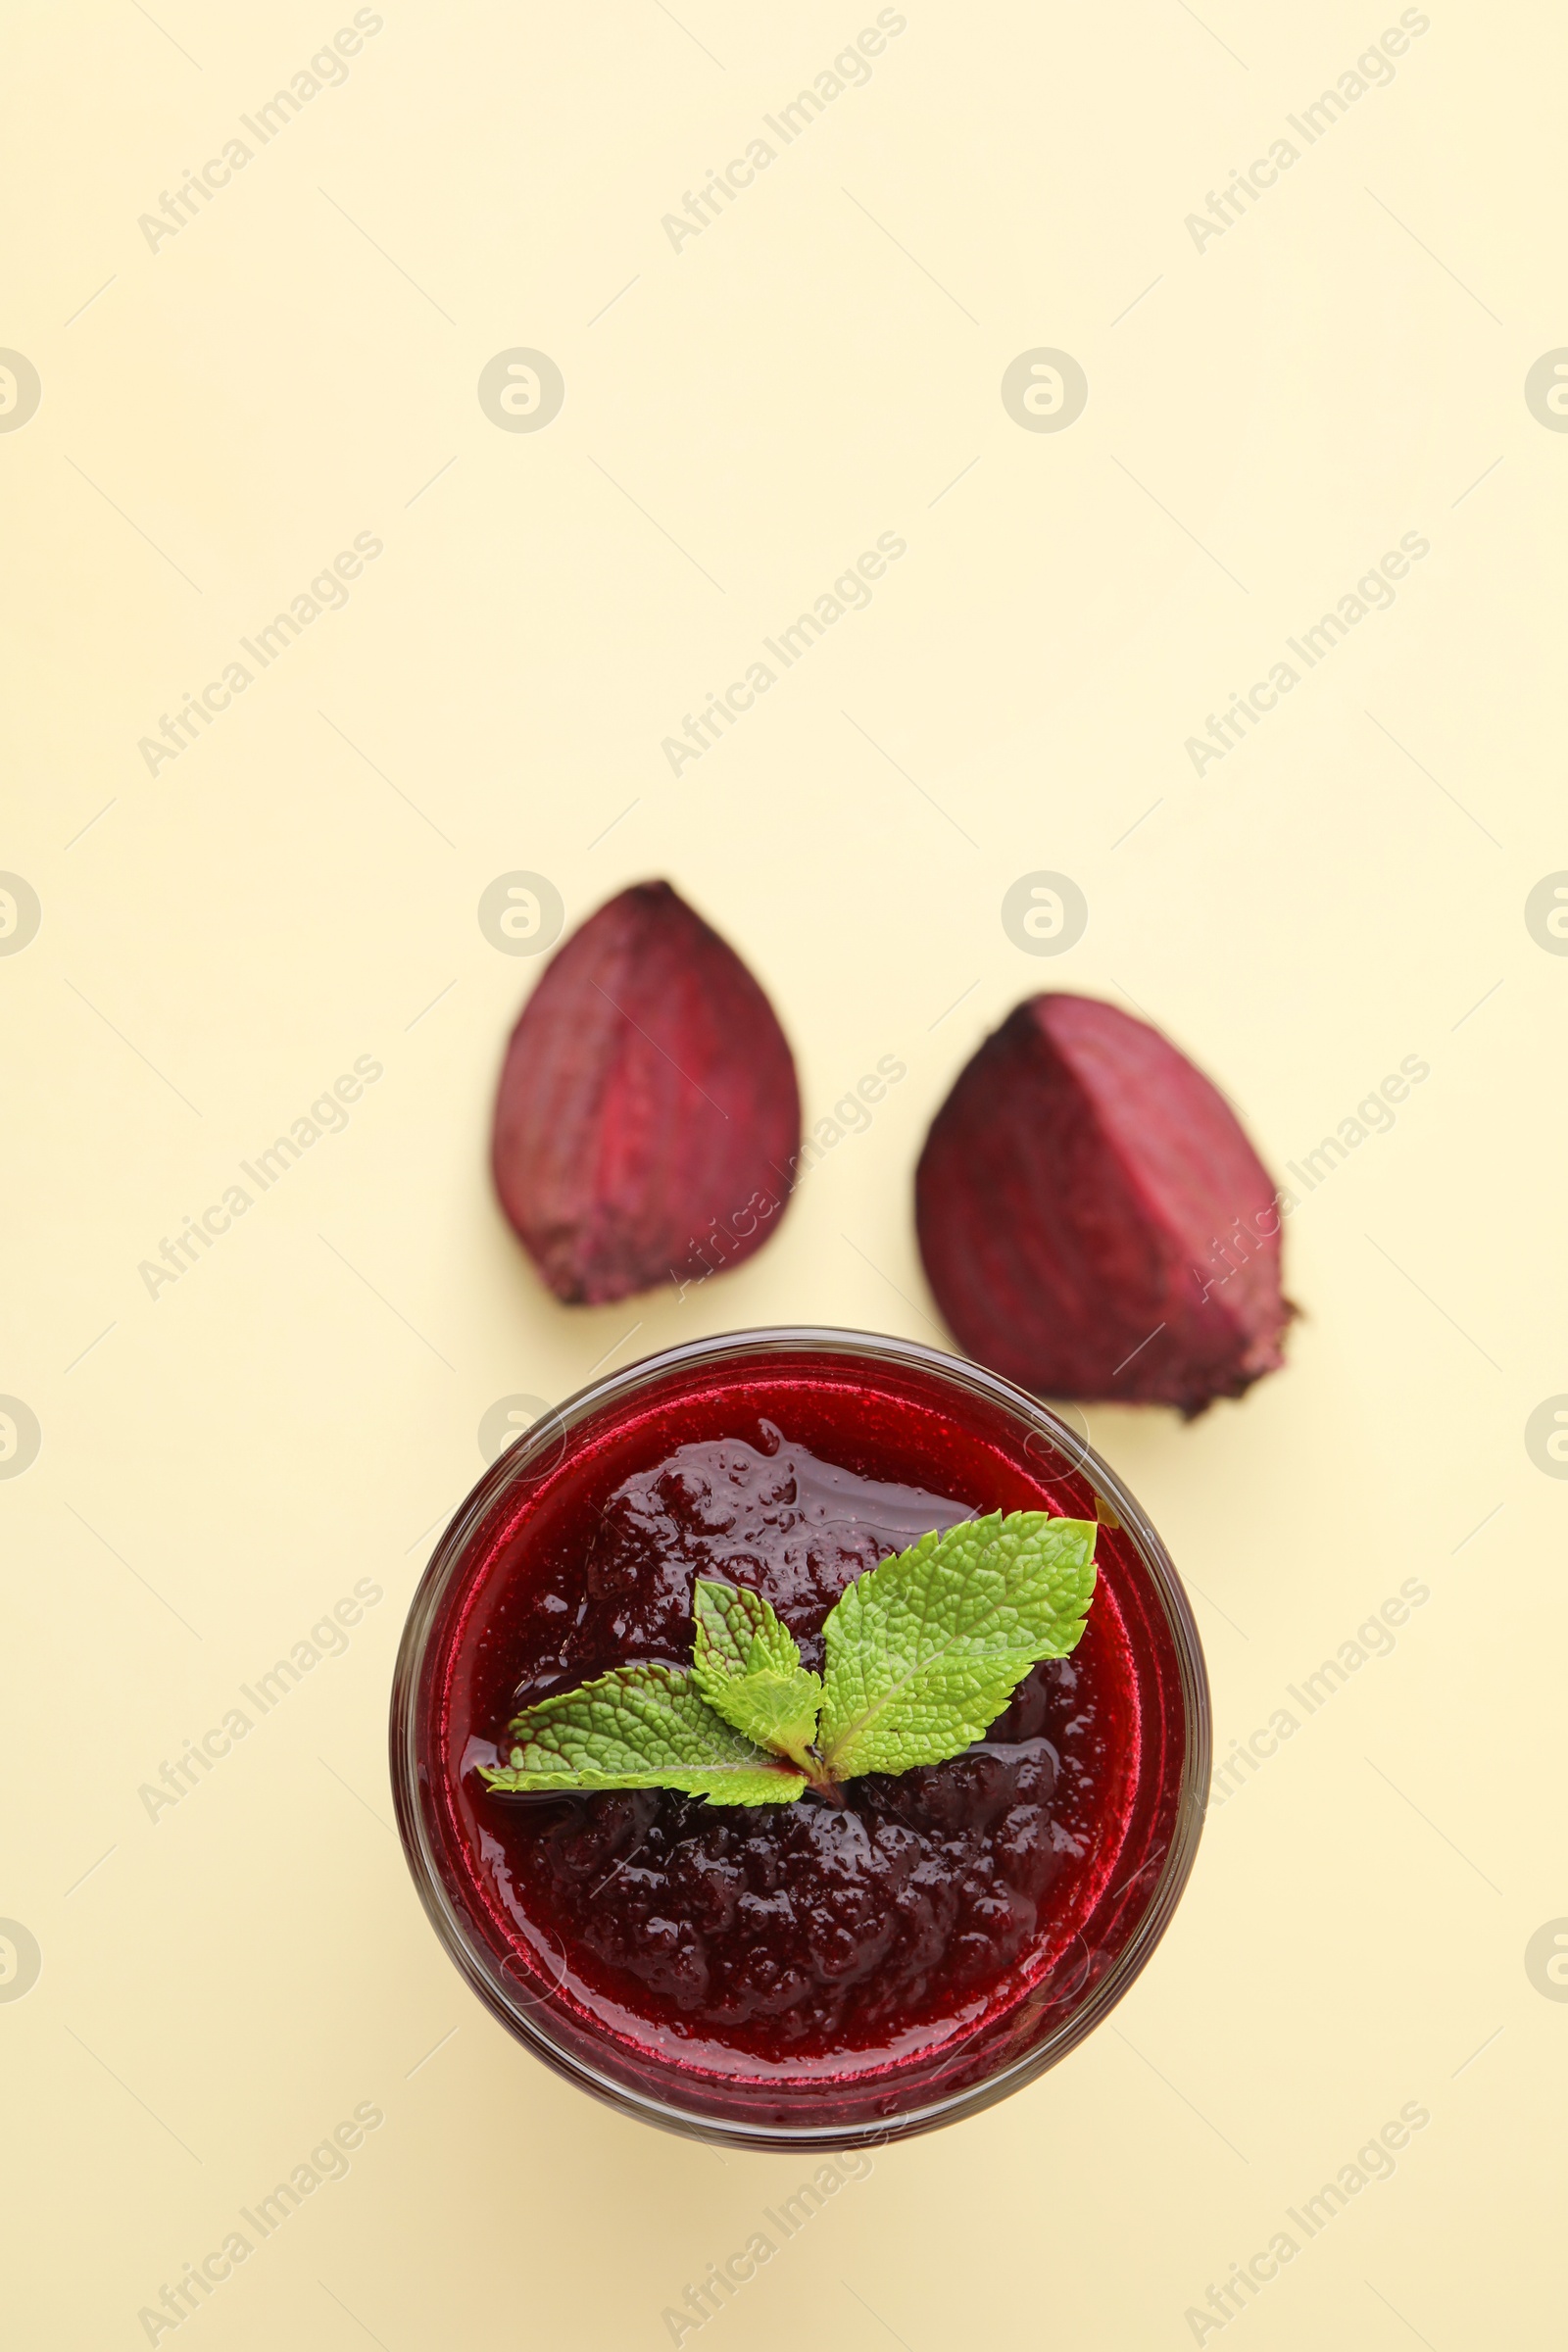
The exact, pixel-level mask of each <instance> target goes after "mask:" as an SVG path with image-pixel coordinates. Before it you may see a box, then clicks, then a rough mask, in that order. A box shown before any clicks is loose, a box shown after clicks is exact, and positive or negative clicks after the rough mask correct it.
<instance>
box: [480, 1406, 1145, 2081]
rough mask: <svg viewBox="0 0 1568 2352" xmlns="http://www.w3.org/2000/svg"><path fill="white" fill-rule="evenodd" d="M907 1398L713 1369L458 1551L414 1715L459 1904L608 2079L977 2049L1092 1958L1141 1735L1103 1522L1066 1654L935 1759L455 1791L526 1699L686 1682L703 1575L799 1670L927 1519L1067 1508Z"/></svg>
mask: <svg viewBox="0 0 1568 2352" xmlns="http://www.w3.org/2000/svg"><path fill="white" fill-rule="evenodd" d="M903 1385H904V1390H905V1393H903V1394H887V1395H883V1394H879V1393H877V1391H876V1389H875V1388H874V1387H868V1386H866V1385H865V1383H864V1381H863V1378H862V1379H857V1378H856V1377H855V1376H854V1374H853V1372H852V1371H851V1370H850V1369H848V1368H846V1367H845V1366H844V1365H842V1364H839V1365H824V1366H823V1367H821V1369H820V1370H819V1371H818V1372H817V1373H815V1374H813V1373H812V1372H810V1371H809V1370H802V1369H787V1368H781V1369H780V1370H779V1371H778V1372H777V1373H776V1374H767V1375H764V1376H761V1377H759V1376H758V1374H757V1373H756V1372H755V1371H753V1372H749V1373H747V1374H746V1375H745V1376H742V1375H740V1374H739V1373H737V1372H736V1371H734V1370H718V1371H715V1372H714V1373H712V1374H711V1376H710V1378H709V1380H708V1382H707V1383H706V1384H705V1385H704V1386H702V1387H701V1388H700V1389H699V1390H697V1391H696V1392H695V1393H694V1392H692V1391H688V1392H687V1393H686V1394H684V1395H681V1396H679V1397H676V1398H674V1399H671V1400H665V1401H659V1400H657V1399H656V1400H654V1401H651V1402H649V1403H647V1404H645V1405H642V1406H636V1405H630V1406H624V1407H622V1408H621V1410H620V1412H619V1414H618V1415H616V1416H615V1417H613V1420H611V1421H610V1422H609V1423H608V1425H607V1426H605V1427H604V1428H602V1429H600V1430H599V1431H597V1432H595V1431H594V1430H593V1429H592V1428H591V1427H590V1428H589V1429H588V1430H587V1431H584V1432H581V1433H574V1434H573V1437H572V1440H571V1443H570V1446H569V1449H564V1456H565V1458H564V1459H563V1461H562V1462H561V1463H560V1464H559V1465H557V1466H556V1467H555V1468H549V1467H547V1468H546V1469H545V1470H544V1471H543V1472H542V1473H540V1474H538V1475H536V1476H533V1477H531V1478H530V1479H529V1480H528V1481H527V1482H525V1483H519V1485H518V1487H517V1488H516V1490H515V1493H513V1494H512V1495H509V1496H508V1497H507V1498H506V1501H505V1504H504V1506H500V1507H498V1508H497V1509H496V1510H495V1511H493V1512H492V1514H491V1516H490V1518H489V1520H487V1521H486V1523H485V1524H484V1525H483V1526H482V1527H481V1528H480V1529H479V1530H478V1532H477V1534H476V1535H475V1537H474V1538H473V1540H472V1543H471V1545H470V1558H469V1561H468V1562H467V1564H466V1576H465V1579H464V1581H463V1584H462V1586H461V1588H460V1592H459V1595H458V1598H457V1602H456V1605H455V1608H454V1610H453V1612H452V1615H451V1616H450V1618H449V1620H448V1624H447V1628H446V1631H445V1634H444V1637H443V1640H442V1642H441V1660H440V1669H439V1671H440V1680H439V1684H438V1688H437V1692H436V1701H435V1728H436V1733H437V1737H436V1740H435V1742H434V1745H435V1749H436V1757H437V1768H438V1770H439V1774H440V1781H441V1789H440V1795H441V1802H442V1806H443V1809H444V1811H445V1815H446V1818H447V1821H448V1824H449V1828H450V1833H451V1835H450V1838H449V1839H448V1840H447V1842H448V1844H449V1847H450V1850H451V1853H452V1857H453V1859H452V1862H451V1864H450V1866H449V1876H450V1878H451V1880H452V1881H453V1882H455V1883H454V1885H453V1891H454V1893H455V1894H457V1895H458V1896H459V1898H460V1900H461V1901H462V1904H463V1907H464V1909H465V1910H466V1913H467V1914H468V1915H469V1917H470V1919H471V1921H472V1923H473V1925H474V1927H475V1928H476V1929H477V1931H478V1933H479V1934H480V1936H482V1938H483V1940H484V1942H485V1944H486V1945H487V1946H488V1947H489V1948H490V1949H491V1951H492V1952H493V1953H494V1954H495V1955H496V1956H497V1957H498V1958H499V1959H500V1960H501V1962H502V1964H503V1966H504V1967H505V1968H506V1970H507V1972H508V1975H509V1978H510V1979H511V1981H513V1982H514V1983H515V1984H516V1985H519V1986H520V1987H524V1988H525V1989H526V1990H531V1991H532V1992H533V1993H534V1994H535V1995H536V1996H537V1998H538V1999H540V2000H541V2001H547V2002H548V2003H549V2005H550V2007H551V2009H552V2011H553V2012H554V2013H555V2014H556V2015H557V2017H558V2020H559V2021H560V2022H562V2023H567V2022H570V2023H571V2024H573V2025H574V2026H575V2027H577V2028H588V2029H591V2031H592V2033H593V2034H595V2035H596V2036H598V2037H603V2038H607V2039H608V2042H609V2043H610V2044H611V2045H613V2047H614V2048H616V2049H617V2050H619V2051H620V2052H622V2053H623V2054H624V2056H625V2058H626V2059H627V2061H628V2062H632V2063H649V2064H657V2065H658V2066H661V2067H668V2066H669V2065H670V2064H672V2063H673V2064H675V2065H677V2066H679V2067H681V2068H684V2069H689V2070H692V2071H694V2072H695V2073H698V2074H701V2075H706V2076H708V2077H709V2078H710V2079H712V2080H715V2081H716V2080H725V2081H728V2082H733V2083H737V2084H738V2083H739V2082H757V2083H764V2082H781V2081H785V2080H790V2081H799V2080H801V2079H803V2078H805V2079H809V2081H811V2082H814V2083H816V2084H817V2085H818V2086H819V2087H820V2088H822V2089H826V2088H828V2087H829V2086H830V2085H831V2083H832V2082H833V2080H834V2079H835V2078H843V2079H844V2080H846V2081H850V2080H856V2081H859V2080H863V2079H864V2078H866V2077H868V2076H870V2077H876V2076H884V2075H886V2076H891V2075H894V2074H895V2073H896V2072H897V2071H898V2070H899V2069H901V2068H907V2067H908V2066H909V2065H910V2064H911V2063H915V2064H918V2063H920V2062H921V2061H926V2060H930V2059H932V2058H934V2057H938V2056H940V2055H941V2054H942V2053H945V2052H953V2051H956V2050H957V2049H959V2048H961V2046H962V2044H963V2043H964V2042H965V2041H966V2039H968V2038H969V2037H970V2036H973V2035H975V2034H982V2033H983V2034H984V2037H985V2038H986V2040H987V2041H988V2042H990V2041H993V2040H994V2038H995V2032H994V2030H995V2028H996V2027H997V2024H998V2021H999V2020H1002V2021H1004V2023H1003V2031H1004V2032H1006V2031H1008V2029H1007V2027H1006V2025H1005V2019H1006V2015H1007V2013H1008V2012H1009V2011H1022V2012H1027V2011H1028V2009H1029V2006H1030V2002H1031V1999H1032V2000H1033V2003H1034V2007H1035V2009H1036V2010H1037V2011H1038V2010H1039V2008H1040V2007H1041V2005H1042V2003H1043V2001H1044V1999H1045V1997H1046V1996H1045V1992H1044V1990H1043V1988H1044V1987H1046V1986H1047V1985H1060V1983H1061V1982H1062V1981H1063V1979H1064V1978H1065V1977H1069V1976H1074V1975H1075V1976H1076V1977H1077V1978H1078V1979H1079V1980H1083V1979H1085V1978H1087V1977H1088V1976H1089V1975H1090V1974H1091V1973H1092V1972H1093V1969H1094V1967H1095V1965H1096V1961H1097V1958H1098V1955H1097V1954H1096V1952H1095V1951H1094V1949H1093V1945H1092V1940H1086V1938H1085V1936H1084V1935H1083V1934H1082V1933H1081V1930H1082V1929H1083V1927H1084V1926H1085V1924H1086V1922H1088V1921H1089V1919H1090V1916H1091V1914H1092V1913H1093V1912H1094V1911H1095V1908H1096V1905H1097V1904H1098V1903H1100V1902H1101V1901H1102V1898H1103V1896H1104V1894H1105V1892H1106V1889H1107V1887H1108V1886H1109V1884H1110V1881H1111V1879H1112V1878H1113V1877H1114V1876H1115V1875H1116V1872H1117V1863H1118V1858H1119V1857H1122V1858H1123V1859H1125V1857H1123V1845H1124V1841H1125V1838H1126V1834H1127V1830H1128V1824H1129V1817H1130V1813H1131V1810H1132V1806H1133V1800H1134V1796H1135V1793H1136V1789H1137V1782H1138V1766H1139V1758H1140V1749H1141V1731H1142V1727H1141V1721H1140V1680H1139V1676H1138V1674H1137V1672H1136V1671H1135V1663H1134V1658H1133V1655H1132V1649H1131V1645H1130V1627H1129V1622H1128V1618H1127V1612H1126V1609H1125V1607H1124V1600H1125V1599H1126V1597H1127V1595H1128V1587H1127V1583H1126V1579H1127V1575H1128V1567H1129V1562H1130V1559H1131V1554H1130V1551H1129V1550H1128V1549H1127V1547H1126V1539H1125V1538H1124V1537H1122V1536H1121V1535H1120V1534H1119V1532H1118V1531H1115V1530H1114V1529H1105V1528H1103V1529H1102V1531H1101V1535H1100V1539H1099V1544H1098V1557H1099V1559H1100V1562H1101V1576H1100V1580H1099V1585H1098V1588H1097V1593H1096V1596H1095V1600H1094V1603H1093V1606H1092V1608H1091V1610H1090V1613H1089V1620H1088V1626H1087V1629H1086V1631H1085V1634H1084V1636H1083V1639H1082V1641H1081V1642H1080V1643H1079V1645H1078V1647H1077V1648H1076V1649H1075V1650H1074V1651H1073V1653H1072V1655H1071V1656H1070V1657H1068V1658H1064V1659H1060V1660H1056V1661H1052V1662H1048V1663H1046V1664H1044V1665H1042V1666H1039V1667H1037V1668H1036V1669H1035V1671H1034V1672H1033V1673H1032V1674H1031V1675H1030V1676H1029V1677H1028V1679H1027V1681H1026V1682H1025V1683H1024V1684H1023V1685H1022V1687H1021V1688H1020V1690H1019V1691H1018V1692H1017V1694H1016V1695H1015V1697H1014V1699H1013V1701H1012V1703H1011V1705H1010V1706H1009V1707H1008V1709H1007V1711H1006V1713H1005V1715H1004V1716H1002V1717H1001V1719H1000V1720H999V1721H998V1722H997V1723H996V1724H995V1725H993V1726H992V1728H991V1730H990V1732H989V1734H988V1735H987V1737H986V1738H985V1739H984V1740H980V1741H978V1742H976V1743H975V1745H974V1746H972V1747H971V1748H969V1749H967V1750H966V1751H965V1752H964V1753H963V1754H962V1755H961V1756H957V1757H955V1758H954V1759H953V1760H952V1761H951V1762H949V1763H946V1764H940V1765H934V1766H929V1767H924V1768H920V1769H917V1770H914V1771H911V1772H907V1773H903V1774H899V1775H897V1776H886V1775H875V1774H873V1775H869V1776H866V1777H865V1778H863V1779H860V1780H857V1781H852V1782H850V1783H849V1784H847V1786H846V1789H845V1792H844V1793H845V1795H846V1798H847V1802H846V1804H845V1805H844V1806H843V1807H838V1806H835V1805H832V1804H830V1803H826V1802H824V1801H823V1800H821V1799H820V1798H818V1797H817V1796H816V1795H815V1794H814V1793H812V1792H811V1791H808V1792H807V1793H806V1794H805V1795H804V1796H803V1797H801V1798H800V1799H799V1800H798V1801H797V1802H796V1803H794V1804H789V1805H769V1806H756V1807H747V1806H725V1807H718V1806H712V1805H708V1804H705V1803H702V1802H700V1801H699V1800H696V1799H692V1798H686V1797H683V1796H680V1795H678V1794H676V1793H674V1792H672V1791H667V1790H659V1789H654V1790H626V1791H612V1792H607V1793H603V1794H593V1795H584V1796H557V1795H533V1796H515V1795H503V1794H499V1793H497V1792H494V1791H491V1790H489V1789H487V1788H486V1787H485V1785H484V1783H483V1782H482V1780H481V1779H480V1777H479V1775H478V1772H477V1770H476V1766H477V1765H478V1764H480V1763H482V1762H489V1761H493V1760H494V1759H495V1758H496V1756H497V1755H498V1754H500V1755H505V1753H506V1752H507V1750H508V1747H509V1744H510V1742H509V1736H508V1725H509V1723H510V1720H511V1718H512V1717H513V1716H514V1715H515V1713H516V1712H517V1711H518V1709H519V1708H520V1707H523V1706H526V1705H528V1704H530V1703H532V1702H533V1701H534V1700H536V1699H539V1698H542V1697H544V1696H546V1695H547V1694H548V1693H549V1692H551V1691H558V1690H562V1689H566V1688H569V1687H571V1686H573V1685H575V1684H577V1683H580V1682H583V1681H586V1680H588V1679H589V1678H590V1677H592V1676H594V1675H597V1674H602V1673H603V1672H605V1671H606V1669H607V1668H609V1667H611V1666H613V1665H617V1664H621V1663H624V1662H628V1661H631V1660H634V1659H663V1660H666V1661H668V1662H669V1663H671V1664H674V1665H681V1666H684V1665H686V1664H688V1663H689V1662H690V1657H691V1638H692V1628H691V1593H692V1581H693V1578H694V1577H695V1576H696V1575H699V1574H701V1575H703V1576H708V1577H714V1578H717V1579H719V1580H720V1581H722V1582H726V1583H730V1584H734V1585H743V1586H750V1587H752V1588H753V1589H755V1590H756V1591H758V1592H760V1593H765V1594H766V1596H767V1598H768V1599H769V1600H770V1601H771V1602H772V1604H773V1606H774V1608H775V1609H776V1610H777V1611H778V1613H779V1615H780V1616H781V1617H782V1618H783V1619H784V1621H785V1622H786V1624H788V1626H789V1627H790V1629H791V1631H792V1632H793V1633H794V1634H795V1636H796V1637H797V1639H798V1641H799V1642H800V1643H801V1647H802V1650H803V1652H804V1655H805V1659H806V1663H807V1664H808V1665H810V1666H815V1667H818V1668H820V1664H821V1646H822V1645H821V1628H822V1624H823V1621H824V1619H825V1618H826V1616H827V1614H828V1611H829V1610H830V1609H831V1607H832V1605H833V1603H834V1601H835V1600H836V1599H837V1598H838V1596H839V1594H840V1593H842V1592H843V1590H844V1588H845V1586H846V1585H847V1584H848V1583H849V1582H850V1581H851V1580H852V1579H853V1578H855V1577H856V1576H858V1575H859V1574H860V1573H861V1572H862V1571H863V1570H864V1569H866V1568H869V1567H872V1566H874V1565H875V1564H876V1562H877V1561H879V1560H882V1559H885V1558H887V1557H888V1556H889V1555H890V1554H892V1553H894V1552H897V1551H901V1550H903V1549H904V1548H906V1547H907V1545H908V1544H911V1543H912V1542H913V1541H914V1540H915V1538H916V1537H918V1536H920V1535H922V1534H924V1533H925V1532H926V1531H927V1530H928V1529H931V1528H939V1527H946V1526H950V1525H952V1524H954V1523H955V1522H956V1521H957V1520H959V1519H962V1518H965V1517H968V1516H970V1515H974V1514H978V1513H982V1512H986V1511H993V1510H1003V1511H1008V1510H1018V1509H1053V1510H1057V1511H1066V1512H1070V1513H1072V1514H1074V1515H1088V1513H1089V1511H1090V1510H1091V1509H1092V1504H1091V1503H1090V1502H1089V1500H1088V1498H1087V1494H1086V1490H1085V1489H1084V1488H1083V1487H1082V1485H1081V1483H1080V1482H1078V1481H1076V1480H1073V1479H1072V1478H1071V1477H1070V1475H1069V1472H1068V1465H1067V1464H1066V1463H1065V1462H1064V1461H1063V1460H1061V1459H1060V1458H1059V1457H1057V1456H1055V1455H1054V1453H1053V1452H1052V1451H1051V1449H1050V1447H1049V1446H1041V1447H1040V1461H1039V1465H1038V1467H1036V1466H1035V1465H1034V1462H1033V1458H1032V1451H1029V1452H1026V1451H1025V1449H1024V1448H1022V1447H1021V1446H1019V1445H1018V1444H1017V1443H1016V1441H1015V1440H1013V1441H1012V1442H1007V1441H1006V1440H1005V1438H1004V1437H1003V1436H1002V1434H1000V1433H999V1431H998V1430H997V1428H996V1427H995V1426H992V1427H985V1426H982V1423H983V1421H984V1416H980V1415H976V1416H974V1417H973V1421H972V1422H971V1421H969V1420H966V1419H965V1418H964V1416H963V1415H962V1414H961V1413H959V1412H956V1410H955V1407H954V1400H953V1398H952V1397H951V1396H948V1395H944V1394H943V1393H942V1392H941V1391H940V1389H938V1388H937V1386H936V1384H932V1392H931V1394H930V1395H929V1396H928V1397H921V1396H920V1395H918V1394H911V1393H909V1384H908V1383H907V1382H906V1383H905V1384H903ZM917 1385H918V1384H916V1386H917ZM1130 1867H1132V1868H1133V1869H1134V1870H1136V1869H1137V1867H1138V1862H1137V1859H1136V1858H1134V1859H1133V1860H1132V1861H1131V1864H1130Z"/></svg>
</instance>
